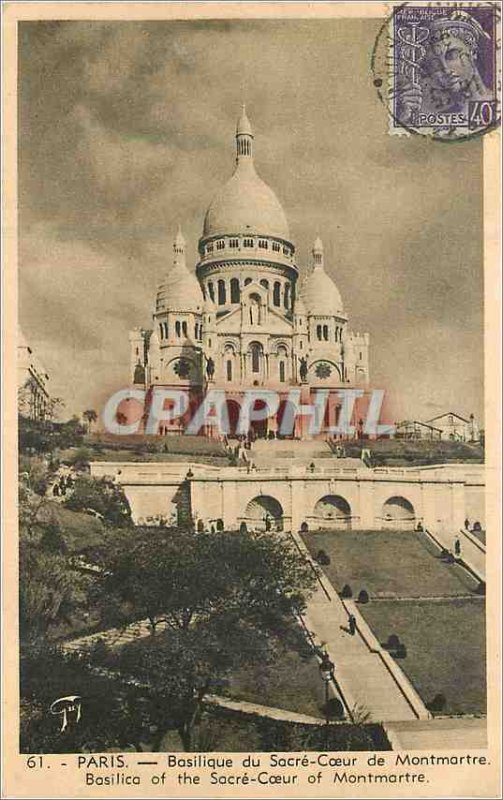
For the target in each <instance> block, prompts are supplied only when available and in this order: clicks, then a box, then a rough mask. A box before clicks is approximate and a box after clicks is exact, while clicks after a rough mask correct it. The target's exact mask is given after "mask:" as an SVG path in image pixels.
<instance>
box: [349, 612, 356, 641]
mask: <svg viewBox="0 0 503 800" xmlns="http://www.w3.org/2000/svg"><path fill="white" fill-rule="evenodd" d="M348 625H349V632H350V634H351V636H354V635H355V633H356V617H355V616H354V615H353V614H350V615H349V620H348Z"/></svg>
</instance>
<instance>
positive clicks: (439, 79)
mask: <svg viewBox="0 0 503 800" xmlns="http://www.w3.org/2000/svg"><path fill="white" fill-rule="evenodd" d="M497 15H498V8H497V5H496V4H493V3H484V4H473V3H465V4H459V3H452V4H447V3H443V4H442V5H440V6H439V5H429V4H428V5H425V4H417V3H411V4H404V5H402V6H400V7H398V8H396V9H395V11H394V12H393V14H392V15H391V17H390V18H389V20H388V25H387V28H386V31H382V32H381V36H382V39H381V42H380V43H379V47H380V48H381V51H382V53H383V59H382V68H383V69H384V71H385V72H386V75H385V76H381V75H379V74H377V73H378V72H379V67H378V66H377V69H376V68H375V69H374V73H375V85H376V87H377V88H380V87H381V86H382V85H383V84H384V89H385V91H384V93H383V95H382V97H383V100H384V102H385V104H386V106H387V108H388V112H389V115H390V133H402V132H404V131H408V132H415V133H419V134H422V135H427V136H432V137H434V138H442V139H447V140H450V139H454V140H455V139H459V138H466V137H470V136H473V135H478V134H483V133H487V132H488V131H490V130H492V129H494V128H495V127H496V126H497V125H499V122H500V112H501V106H500V90H501V75H500V59H499V55H500V43H499V41H498V34H497V31H498V25H497ZM384 51H385V55H384ZM378 63H379V62H378V60H376V61H375V65H376V64H378Z"/></svg>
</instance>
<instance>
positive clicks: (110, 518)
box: [65, 475, 131, 528]
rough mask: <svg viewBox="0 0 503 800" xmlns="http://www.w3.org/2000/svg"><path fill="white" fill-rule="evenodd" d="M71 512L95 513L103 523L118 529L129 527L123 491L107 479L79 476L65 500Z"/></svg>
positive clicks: (126, 504)
mask: <svg viewBox="0 0 503 800" xmlns="http://www.w3.org/2000/svg"><path fill="white" fill-rule="evenodd" d="M65 507H66V508H69V509H71V510H72V511H87V512H89V511H90V510H91V511H96V512H98V514H100V516H101V517H102V519H103V521H104V522H105V523H108V524H109V525H115V526H116V527H118V528H123V527H125V526H128V525H131V508H130V506H129V503H128V500H127V497H126V495H125V494H124V490H123V489H122V487H121V486H119V485H118V484H117V483H114V481H113V480H110V479H109V478H92V477H90V476H88V475H80V476H79V477H78V478H76V480H75V484H74V487H73V491H72V494H71V495H70V496H69V497H67V499H66V500H65Z"/></svg>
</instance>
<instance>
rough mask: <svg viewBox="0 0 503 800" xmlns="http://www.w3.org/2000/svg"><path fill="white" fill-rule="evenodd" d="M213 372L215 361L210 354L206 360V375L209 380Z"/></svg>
mask: <svg viewBox="0 0 503 800" xmlns="http://www.w3.org/2000/svg"><path fill="white" fill-rule="evenodd" d="M214 374H215V362H214V361H213V359H212V358H211V356H210V357H209V358H208V360H207V362H206V375H207V377H208V379H209V380H210V381H211V379H212V378H213V376H214Z"/></svg>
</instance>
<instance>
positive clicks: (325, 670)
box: [319, 650, 334, 749]
mask: <svg viewBox="0 0 503 800" xmlns="http://www.w3.org/2000/svg"><path fill="white" fill-rule="evenodd" d="M319 669H320V675H321V679H322V681H323V683H324V684H325V731H326V735H325V741H326V748H327V749H328V726H329V724H330V716H329V706H328V700H329V696H328V686H329V684H330V681H331V680H332V679H333V677H334V664H333V662H332V661H330V658H329V657H328V653H327V651H326V650H325V652H324V653H323V656H322V659H321V662H320V666H319Z"/></svg>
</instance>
